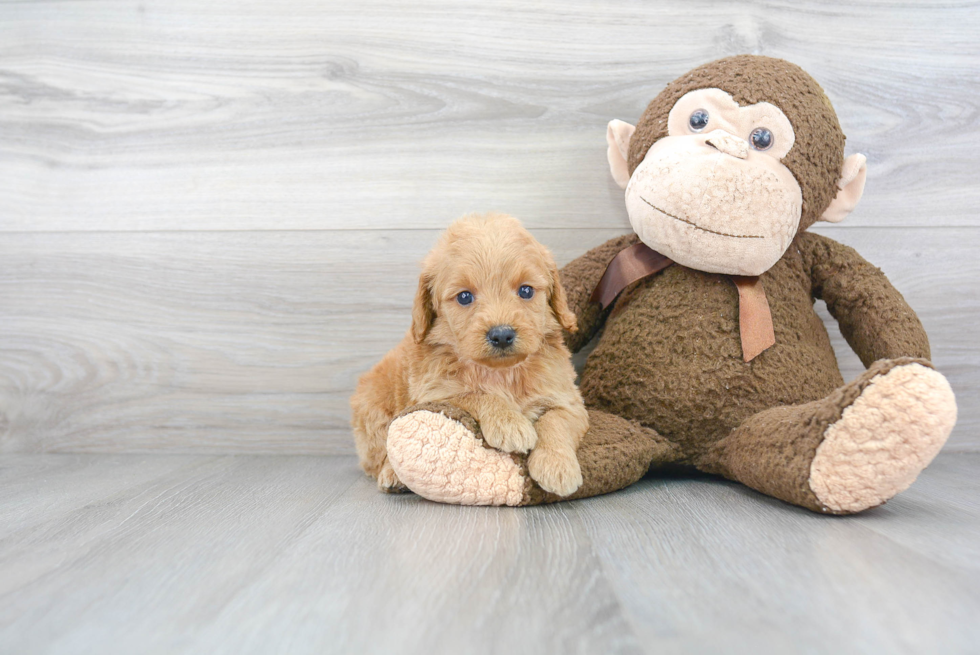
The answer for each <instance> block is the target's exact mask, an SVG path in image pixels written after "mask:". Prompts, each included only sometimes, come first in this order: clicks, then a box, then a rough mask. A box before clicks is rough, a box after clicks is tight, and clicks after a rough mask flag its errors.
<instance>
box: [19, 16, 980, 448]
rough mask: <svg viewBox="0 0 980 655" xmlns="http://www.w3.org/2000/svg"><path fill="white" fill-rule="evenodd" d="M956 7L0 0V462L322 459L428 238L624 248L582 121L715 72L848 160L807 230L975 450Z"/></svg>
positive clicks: (633, 111)
mask: <svg viewBox="0 0 980 655" xmlns="http://www.w3.org/2000/svg"><path fill="white" fill-rule="evenodd" d="M978 7H980V3H977V2H954V3H946V4H943V5H941V6H940V5H934V4H929V3H921V4H920V3H905V4H899V3H894V2H886V1H880V0H862V1H858V2H847V3H845V2H834V3H827V2H816V1H807V2H793V3H790V2H784V1H774V2H766V3H758V2H734V3H724V4H722V3H717V2H710V1H708V0H696V1H694V2H686V1H685V2H682V1H681V0H670V1H667V2H658V3H633V2H629V3H610V4H597V3H591V2H561V3H559V2H551V1H549V2H544V3H534V4H530V5H529V4H527V3H517V2H505V3H492V4H487V3H477V2H448V1H437V0H421V1H420V2H413V3H411V4H409V5H405V4H404V3H397V2H392V1H390V0H389V1H387V2H386V1H377V0H367V1H363V2H356V3H354V2H348V1H338V2H330V3H322V2H313V1H310V0H284V1H283V2H279V3H274V4H270V3H267V2H266V3H262V2H254V1H252V0H221V1H220V2H209V3H203V4H202V3H200V2H192V1H190V0H177V1H174V2H167V3H163V4H160V3H149V2H144V1H141V0H94V1H87V2H76V1H54V0H39V1H37V2H3V3H0V450H4V451H8V452H10V451H96V452H127V451H145V452H149V451H166V452H197V453H221V452H252V453H260V452H263V453H349V452H351V450H352V449H351V443H350V434H349V430H348V427H347V417H348V410H347V398H348V396H349V394H350V392H351V389H352V388H353V385H354V381H355V379H356V376H357V375H358V374H359V373H360V372H362V371H364V370H366V369H367V368H369V367H370V366H371V365H372V364H373V363H374V361H376V360H377V359H378V358H379V357H380V356H381V355H382V354H383V353H384V352H385V351H386V350H387V349H388V348H390V347H391V346H392V345H393V344H394V343H395V342H396V341H397V340H398V338H400V336H401V334H402V332H403V330H404V329H405V327H406V326H407V322H408V305H409V301H410V298H411V293H412V289H413V288H414V285H415V275H416V269H415V262H416V261H417V260H418V259H419V258H420V257H421V256H422V254H423V253H424V252H425V251H426V250H427V249H428V247H429V246H430V245H431V243H432V242H433V241H434V239H435V235H436V233H437V230H438V229H441V228H442V227H444V226H445V225H446V224H447V223H448V222H449V221H450V220H451V219H453V218H455V217H457V216H459V215H460V214H462V213H464V212H467V211H485V210H490V209H499V210H503V211H508V212H510V213H514V214H516V215H518V216H520V217H521V218H522V219H523V220H524V221H525V222H526V223H527V224H528V225H529V226H532V227H533V228H535V229H536V231H537V232H536V233H537V235H538V236H539V237H540V238H541V239H542V240H543V241H544V242H545V243H547V244H548V245H550V246H552V247H553V248H554V250H555V251H556V254H557V255H558V258H559V259H560V260H562V261H568V260H569V259H571V258H572V257H574V256H576V255H578V254H580V253H581V252H583V251H584V250H585V249H586V248H588V247H589V246H591V245H595V244H598V243H600V242H602V241H603V240H605V239H606V238H608V237H609V236H611V235H613V234H617V233H621V232H622V231H624V230H626V229H628V221H627V219H626V213H625V211H624V207H623V201H622V192H621V191H620V190H619V189H618V188H617V187H616V186H615V185H614V184H613V182H612V181H611V179H610V176H609V173H608V170H607V165H606V159H605V139H604V132H605V125H606V123H607V122H608V121H609V120H610V119H611V118H617V117H618V118H623V119H626V120H635V119H636V118H637V117H638V116H639V115H640V113H641V112H642V110H643V108H644V106H645V104H646V102H647V101H648V100H649V99H650V98H651V97H652V96H653V95H654V94H655V93H657V92H658V91H659V89H660V88H662V86H663V85H664V84H665V83H667V82H669V81H670V80H671V79H673V78H674V77H676V76H677V75H679V74H681V73H682V72H684V71H686V70H688V69H690V68H691V67H693V66H695V65H697V64H700V63H703V62H705V61H708V60H711V59H713V58H717V57H721V56H725V55H730V54H736V53H744V52H753V53H761V54H768V55H774V56H779V57H785V58H787V59H790V60H792V61H795V62H797V63H799V64H800V65H802V66H803V67H804V68H805V69H807V70H808V71H810V72H811V73H812V74H813V75H814V76H815V77H816V78H817V79H818V80H819V81H820V82H821V83H822V84H823V86H824V87H825V88H826V90H827V92H828V94H829V95H830V97H831V98H832V100H833V102H834V103H835V106H836V108H837V110H838V113H839V115H840V118H841V123H842V124H843V126H844V128H845V131H846V132H847V133H848V135H849V140H848V150H849V151H852V152H853V151H861V152H865V153H866V154H867V155H868V157H869V163H870V166H871V169H870V171H871V172H870V177H869V185H868V190H867V193H866V194H865V199H864V201H863V202H862V205H861V206H860V207H859V208H858V210H857V212H855V214H854V215H852V216H851V217H849V218H848V220H847V221H846V222H845V223H844V224H843V225H842V226H835V227H818V228H817V229H818V230H820V231H824V232H825V233H827V234H832V235H833V236H834V237H835V238H838V239H839V240H841V241H844V242H845V243H852V244H853V245H855V246H857V247H858V249H859V250H860V251H861V252H862V253H863V254H864V255H865V256H867V257H868V258H869V259H871V260H872V261H874V262H875V263H877V264H879V265H881V266H882V267H883V268H884V269H885V270H886V272H887V273H888V274H889V275H891V276H892V278H893V279H894V280H895V282H896V285H897V286H898V287H899V289H900V290H902V291H903V292H904V293H906V295H907V297H908V298H909V300H910V301H911V302H912V304H913V306H914V307H915V308H916V309H917V310H919V312H920V314H921V315H922V318H923V321H924V323H925V324H926V327H927V329H928V330H929V332H930V335H931V338H932V343H933V349H934V352H935V360H936V363H937V364H938V365H939V367H940V369H941V370H942V371H943V372H944V373H946V374H947V375H948V376H949V377H950V379H951V381H952V383H953V385H954V388H955V390H956V391H957V393H958V394H959V397H960V399H961V417H960V423H959V426H958V428H957V431H956V432H955V433H954V436H953V439H952V441H951V443H950V447H951V448H960V449H975V448H980V436H978V434H980V430H978V426H980V409H977V406H976V404H975V402H974V401H973V400H972V399H974V398H976V397H977V393H978V387H980V374H978V373H977V370H978V364H980V355H978V350H977V346H976V343H975V339H974V338H973V333H974V332H975V330H974V329H973V327H974V325H975V324H976V322H977V319H978V318H980V311H978V309H980V308H978V305H980V301H978V297H977V291H976V285H975V283H974V280H976V278H977V273H978V271H977V263H976V261H977V260H976V257H975V255H974V251H975V250H976V247H977V245H980V221H978V214H977V211H976V207H977V206H978V205H980V186H978V185H977V184H976V177H977V171H978V170H980V119H978V116H980V112H978V110H977V101H978V98H980V70H978V68H977V66H976V62H977V61H978V60H980V42H978V41H977V39H976V34H977V33H978V32H980V11H978ZM831 333H832V334H833V335H835V339H836V340H835V346H837V347H838V352H839V353H840V355H841V359H842V367H843V369H844V372H845V377H853V376H854V375H855V374H856V373H857V372H858V371H859V370H860V364H859V363H858V362H857V359H856V358H855V357H854V356H853V355H851V354H849V351H848V350H847V348H846V346H844V345H843V343H842V341H841V340H840V339H839V338H838V337H836V335H837V331H836V328H832V329H831Z"/></svg>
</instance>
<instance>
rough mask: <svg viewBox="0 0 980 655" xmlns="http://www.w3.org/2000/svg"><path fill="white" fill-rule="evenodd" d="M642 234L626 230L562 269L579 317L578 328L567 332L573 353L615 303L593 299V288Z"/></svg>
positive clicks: (565, 284)
mask: <svg viewBox="0 0 980 655" xmlns="http://www.w3.org/2000/svg"><path fill="white" fill-rule="evenodd" d="M639 240H640V238H639V237H638V236H636V235H635V234H625V235H623V236H621V237H616V238H615V239H610V240H609V241H606V242H605V243H604V244H602V245H601V246H596V247H595V248H593V249H592V250H590V251H588V252H587V253H585V254H584V255H582V256H581V257H579V258H577V259H575V260H572V261H570V262H569V263H568V264H565V266H564V267H563V268H562V269H561V285H562V287H564V288H565V295H566V296H567V298H568V308H569V309H571V310H572V312H574V313H575V316H576V317H578V332H576V333H575V334H570V333H569V332H565V344H566V345H567V346H568V349H569V350H571V351H572V352H573V353H575V352H578V351H579V350H581V349H582V348H584V347H585V345H586V344H587V343H589V341H591V340H592V337H594V336H595V335H596V332H598V331H599V328H601V327H602V324H603V323H604V322H605V321H606V317H607V316H609V310H610V309H611V308H612V305H609V307H607V308H606V309H602V307H601V306H600V305H599V303H597V302H592V301H591V298H592V291H593V290H595V286H596V285H597V284H599V280H601V279H602V274H603V273H605V272H606V267H607V266H609V262H611V261H612V260H613V258H614V257H615V256H616V255H618V254H619V251H620V250H622V249H623V248H627V247H629V246H631V245H633V244H634V243H638V242H639Z"/></svg>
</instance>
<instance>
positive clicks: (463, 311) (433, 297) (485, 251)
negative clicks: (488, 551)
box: [351, 214, 588, 496]
mask: <svg viewBox="0 0 980 655" xmlns="http://www.w3.org/2000/svg"><path fill="white" fill-rule="evenodd" d="M562 328H565V329H566V330H570V331H575V329H576V320H575V315H574V314H572V313H571V312H570V311H569V309H568V305H567V304H566V302H565V292H564V291H563V290H562V288H561V285H560V284H559V282H558V267H557V266H556V265H555V261H554V259H553V258H552V256H551V253H550V252H548V249H547V248H545V247H544V246H542V245H541V244H540V243H538V242H537V241H536V240H535V239H534V237H532V236H531V235H530V233H528V232H527V230H525V229H524V228H523V227H522V226H521V224H520V223H519V222H518V221H517V219H515V218H512V217H510V216H505V215H502V214H487V215H472V216H466V217H463V218H461V219H459V220H458V221H456V222H455V223H453V224H452V225H451V226H450V227H449V229H448V230H447V231H446V232H445V234H443V235H442V237H441V238H440V239H439V242H438V243H437V244H436V246H435V248H434V249H433V250H432V252H430V253H429V255H428V256H427V257H426V258H425V261H424V262H423V263H422V276H421V278H420V279H419V287H418V292H417V293H416V295H415V305H414V308H413V309H412V326H411V328H410V329H409V331H408V334H406V335H405V338H404V339H403V340H402V342H401V343H400V344H399V345H398V346H397V347H395V349H394V350H392V351H391V352H389V353H388V354H387V355H385V357H384V358H383V359H382V360H381V362H379V363H378V364H377V365H376V366H375V367H374V368H373V369H371V370H370V371H369V372H368V373H366V374H364V375H363V376H362V377H361V379H360V381H359V382H358V385H357V390H356V391H355V393H354V396H353V398H351V409H352V410H353V418H352V423H353V427H354V439H355V441H356V443H357V453H358V456H359V457H360V462H361V466H362V467H363V468H364V470H365V471H366V472H367V473H368V474H369V475H372V476H374V477H375V478H377V479H378V488H379V489H381V490H382V491H404V490H405V487H404V486H403V485H402V484H401V483H400V482H399V480H398V478H397V476H396V475H395V472H394V470H392V468H391V464H390V463H389V462H388V460H387V450H386V447H385V443H386V441H387V438H388V424H389V423H390V422H391V420H392V419H393V418H395V417H396V416H397V415H398V414H400V413H401V412H402V411H404V410H405V409H407V408H408V407H411V406H412V405H417V404H420V403H426V402H443V401H444V402H449V403H452V404H453V405H456V406H457V407H459V408H461V409H464V410H466V411H467V412H469V413H470V414H471V415H472V416H473V417H474V418H475V419H476V420H477V421H479V423H480V428H481V430H482V432H483V437H484V439H485V440H486V442H487V444H489V445H490V446H493V447H494V448H498V449H500V450H504V451H507V452H521V453H525V452H528V451H531V455H530V456H529V457H528V472H529V474H530V476H531V477H532V478H533V479H534V480H535V481H537V483H538V484H539V485H540V486H541V487H542V488H543V489H545V490H546V491H550V492H552V493H556V494H559V495H561V496H567V495H569V494H571V493H572V492H573V491H575V490H576V489H578V488H579V486H580V485H581V484H582V473H581V470H580V468H579V463H578V459H577V458H576V455H575V452H576V450H577V449H578V444H579V441H580V440H581V438H582V435H584V434H585V431H586V430H587V429H588V414H587V413H586V410H585V405H584V403H583V402H582V396H581V395H580V394H579V391H578V388H576V386H575V371H574V369H573V368H572V364H571V355H570V354H569V352H568V349H567V348H566V347H565V343H564V340H563V338H562Z"/></svg>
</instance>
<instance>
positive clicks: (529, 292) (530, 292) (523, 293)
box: [517, 284, 534, 300]
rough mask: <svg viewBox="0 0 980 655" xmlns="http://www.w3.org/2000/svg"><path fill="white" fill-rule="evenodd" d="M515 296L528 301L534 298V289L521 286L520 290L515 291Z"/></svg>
mask: <svg viewBox="0 0 980 655" xmlns="http://www.w3.org/2000/svg"><path fill="white" fill-rule="evenodd" d="M517 295H519V296H520V297H521V298H523V299H524V300H528V299H529V298H532V297H534V287H532V286H528V285H526V284H525V285H524V286H522V287H521V288H520V289H518V290H517Z"/></svg>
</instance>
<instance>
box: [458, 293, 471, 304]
mask: <svg viewBox="0 0 980 655" xmlns="http://www.w3.org/2000/svg"><path fill="white" fill-rule="evenodd" d="M456 302H458V303H459V304H460V305H464V306H465V305H469V304H470V303H471V302H473V294H472V293H470V292H469V291H460V292H459V293H458V294H456Z"/></svg>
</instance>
